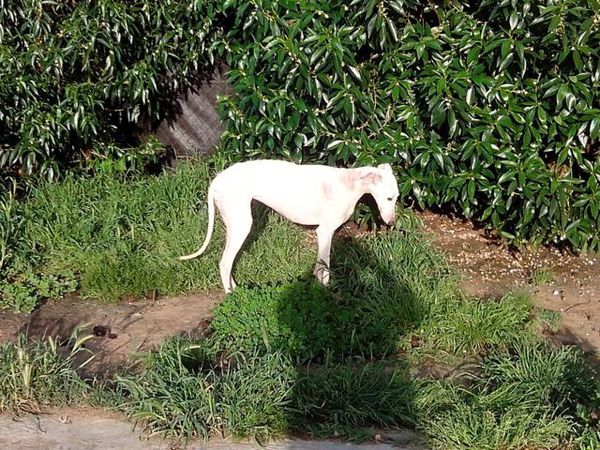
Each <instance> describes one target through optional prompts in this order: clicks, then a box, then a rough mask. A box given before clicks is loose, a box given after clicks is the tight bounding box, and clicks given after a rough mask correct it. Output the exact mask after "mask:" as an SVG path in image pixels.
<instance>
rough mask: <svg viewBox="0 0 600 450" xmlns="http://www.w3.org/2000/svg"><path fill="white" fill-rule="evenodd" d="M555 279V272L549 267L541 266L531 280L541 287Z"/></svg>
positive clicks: (533, 283) (532, 283)
mask: <svg viewBox="0 0 600 450" xmlns="http://www.w3.org/2000/svg"><path fill="white" fill-rule="evenodd" d="M553 281H554V273H553V272H552V269H550V268H549V267H541V268H539V269H536V270H534V271H533V272H532V274H531V279H530V280H529V282H530V283H531V285H532V286H535V287H539V286H544V285H546V284H550V283H552V282H553Z"/></svg>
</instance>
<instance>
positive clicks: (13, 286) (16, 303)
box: [0, 270, 77, 313]
mask: <svg viewBox="0 0 600 450" xmlns="http://www.w3.org/2000/svg"><path fill="white" fill-rule="evenodd" d="M76 288H77V281H76V279H75V278H74V276H73V275H72V274H63V275H60V276H59V275H53V274H43V273H39V272H31V271H27V272H22V273H14V270H8V271H7V273H6V274H5V278H4V279H0V307H1V308H10V309H14V310H16V311H20V312H23V313H30V312H31V311H33V309H34V308H35V307H36V306H37V305H38V304H39V303H40V301H42V300H45V299H59V298H62V297H63V296H64V295H65V294H67V293H69V292H73V291H74V290H75V289H76Z"/></svg>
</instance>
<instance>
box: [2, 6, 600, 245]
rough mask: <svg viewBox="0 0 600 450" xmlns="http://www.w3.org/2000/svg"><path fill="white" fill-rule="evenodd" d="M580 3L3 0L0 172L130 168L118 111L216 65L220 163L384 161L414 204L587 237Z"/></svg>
mask: <svg viewBox="0 0 600 450" xmlns="http://www.w3.org/2000/svg"><path fill="white" fill-rule="evenodd" d="M599 14H600V13H599V12H598V6H597V2H596V1H595V0H588V1H585V2H581V1H579V0H528V1H525V2H518V1H516V0H503V1H501V2H499V3H498V2H494V1H492V0H485V1H482V2H479V3H476V2H475V3H473V2H470V3H464V2H462V3H461V4H457V3H456V2H450V3H444V4H439V2H437V3H436V2H434V3H431V2H426V1H422V0H405V1H399V0H384V1H376V0H367V1H359V0H354V1H351V2H345V1H341V0H335V1H333V2H323V1H321V0H307V1H303V2H289V1H280V0H257V1H255V2H251V3H248V2H246V1H242V0H220V1H208V2H192V3H189V2H181V1H178V0H169V1H168V2H160V3H156V2H149V1H147V0H136V1H134V2H133V3H132V2H122V1H116V2H100V3H98V2H91V1H82V2H75V3H73V2H58V3H40V2H26V1H18V2H13V3H11V5H9V6H6V7H4V8H2V12H0V25H1V26H2V29H3V30H4V32H3V35H2V38H3V45H2V47H1V48H0V62H2V63H3V67H4V69H5V70H3V72H2V74H1V75H0V111H2V112H1V113H0V130H2V133H0V166H1V167H3V168H4V169H5V173H6V170H10V171H11V172H10V173H14V172H15V171H19V170H21V171H23V172H25V173H31V172H35V173H42V174H45V175H47V176H48V177H53V176H55V175H56V172H57V171H58V170H59V169H60V168H61V165H64V164H69V163H70V162H72V161H73V160H78V161H82V162H84V164H87V163H86V161H88V162H89V161H90V160H92V161H94V160H99V162H97V163H92V166H93V167H94V168H98V167H103V166H104V165H108V166H110V165H111V163H110V162H107V161H106V158H105V157H107V156H109V157H110V158H117V159H118V160H119V162H118V164H117V167H121V168H122V166H126V167H129V166H137V167H139V166H140V158H141V165H142V166H143V161H144V159H145V158H146V157H150V158H152V155H153V151H155V150H156V148H154V150H153V147H152V146H150V147H147V150H148V151H149V154H148V153H145V152H144V151H141V152H137V151H133V150H132V148H134V147H135V145H134V144H136V143H137V138H135V137H134V135H135V132H134V129H135V125H136V122H138V121H142V122H145V123H148V122H152V121H155V120H157V119H161V118H163V117H164V116H165V115H167V113H168V112H169V111H171V109H170V106H172V101H173V99H174V97H175V96H174V93H176V92H178V91H179V90H182V89H186V88H188V87H189V86H190V85H192V84H193V83H194V82H196V81H197V80H199V79H202V78H203V77H204V76H206V74H208V73H209V72H210V71H211V70H212V68H213V66H214V61H215V58H220V59H223V60H225V61H226V62H227V63H228V65H229V67H230V70H229V71H228V78H229V81H230V82H231V84H232V85H233V87H234V89H235V95H232V96H228V97H225V98H223V99H222V101H221V105H220V108H221V111H222V117H223V118H224V119H226V120H227V125H226V131H225V132H224V134H223V136H222V148H223V150H224V153H225V154H226V155H227V157H228V158H233V159H240V158H248V157H268V156H276V157H283V158H287V159H293V160H303V161H321V162H327V163H329V164H358V165H363V164H371V163H375V162H392V163H393V164H394V165H395V166H396V168H397V171H398V175H399V181H400V191H401V193H402V195H403V197H404V198H405V200H409V199H410V200H414V201H416V202H417V204H418V205H419V206H420V207H422V208H424V207H437V208H445V209H452V210H455V211H458V212H460V213H461V214H463V215H464V216H466V217H469V218H473V219H475V220H477V221H479V222H481V223H483V224H485V225H486V226H488V227H489V228H493V229H495V230H497V231H499V232H500V233H501V234H502V235H504V236H506V237H508V238H509V239H512V240H515V241H517V242H520V241H524V240H530V241H533V242H542V241H553V242H555V243H559V244H564V243H568V244H569V245H571V246H573V247H574V248H578V249H584V250H585V249H597V248H598V247H599V246H600V237H599V233H598V224H599V220H600V219H599V217H600V186H599V183H598V177H599V175H600V162H599V161H600V160H599V159H598V157H597V156H598V151H599V149H600V146H599V145H600V144H599V143H600V100H599V99H600V97H599V96H598V86H599V82H600V63H599V61H600V54H599V51H600V50H599V49H600V32H599V27H600V19H599V17H600V16H599ZM121 147H123V148H121Z"/></svg>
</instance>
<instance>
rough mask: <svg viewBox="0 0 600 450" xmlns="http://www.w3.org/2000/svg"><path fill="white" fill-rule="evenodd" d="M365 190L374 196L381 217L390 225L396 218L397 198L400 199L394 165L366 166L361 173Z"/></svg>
mask: <svg viewBox="0 0 600 450" xmlns="http://www.w3.org/2000/svg"><path fill="white" fill-rule="evenodd" d="M360 178H361V181H362V182H363V183H364V188H365V191H366V192H368V193H369V194H371V195H372V196H373V198H374V199H375V202H376V203H377V207H378V208H379V214H381V218H382V219H383V220H384V222H385V223H386V224H388V225H392V224H393V223H394V222H395V220H396V200H397V199H398V195H399V192H398V181H397V180H396V177H395V176H394V172H393V170H392V166H390V165H389V164H387V163H386V164H380V165H378V166H377V167H365V169H364V172H363V173H362V175H361V177H360Z"/></svg>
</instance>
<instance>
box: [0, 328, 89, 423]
mask: <svg viewBox="0 0 600 450" xmlns="http://www.w3.org/2000/svg"><path fill="white" fill-rule="evenodd" d="M89 338H90V336H84V337H80V336H79V332H78V330H77V329H76V330H75V331H74V332H73V335H72V337H71V339H70V340H69V341H68V342H67V348H63V347H61V346H60V345H59V342H58V341H57V340H56V339H51V338H48V339H46V340H44V341H39V342H29V341H27V338H26V337H25V336H24V335H20V336H19V337H18V340H17V342H16V343H4V344H2V345H0V411H5V410H7V409H11V410H13V411H16V412H19V411H29V412H37V411H39V410H40V408H41V407H42V406H44V405H63V404H67V403H72V402H76V401H79V400H81V399H82V398H83V397H84V396H85V395H86V393H87V392H88V390H89V386H88V385H87V384H86V383H85V382H84V381H83V380H82V379H81V378H80V377H79V375H78V373H77V370H78V369H80V368H82V367H83V366H85V364H87V362H88V361H89V360H90V359H91V357H87V358H85V360H83V362H80V363H78V362H77V361H79V360H80V359H81V356H83V355H84V354H85V352H86V350H85V348H84V344H85V342H86V341H87V340H88V339H89ZM61 353H64V354H61Z"/></svg>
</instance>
